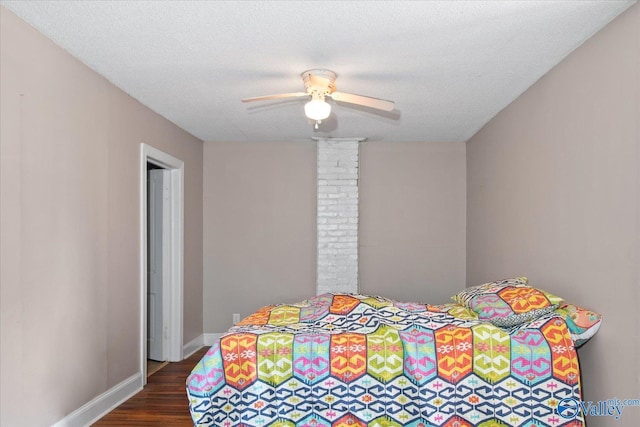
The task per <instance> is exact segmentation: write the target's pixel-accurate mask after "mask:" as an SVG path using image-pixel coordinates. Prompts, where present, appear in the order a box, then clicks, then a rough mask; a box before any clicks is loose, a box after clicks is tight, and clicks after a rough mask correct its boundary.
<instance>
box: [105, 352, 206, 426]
mask: <svg viewBox="0 0 640 427" xmlns="http://www.w3.org/2000/svg"><path fill="white" fill-rule="evenodd" d="M207 349H208V348H207V347H203V348H202V349H200V350H198V351H197V352H195V353H194V354H193V355H192V356H190V357H189V358H188V359H185V360H183V361H182V362H176V363H169V364H168V365H167V366H165V367H164V368H162V369H160V370H159V371H158V372H156V373H155V374H153V375H151V376H150V377H149V378H148V379H147V385H146V386H145V387H144V389H143V390H142V391H141V392H139V393H138V394H136V395H135V396H133V397H132V398H131V399H129V400H127V401H126V402H124V403H123V404H122V405H120V406H118V407H117V408H116V409H114V410H113V411H111V412H109V413H108V414H107V415H105V416H104V417H103V418H101V419H100V420H99V421H98V422H96V423H95V424H93V425H94V426H96V427H110V426H136V427H137V426H140V427H143V426H154V427H156V426H163V427H165V426H166V427H183V426H184V427H193V422H192V421H191V415H190V414H189V402H188V400H187V392H186V389H185V381H186V380H187V376H188V375H189V373H191V370H192V369H193V367H194V366H195V365H196V363H198V361H199V360H200V359H202V356H204V353H206V351H207Z"/></svg>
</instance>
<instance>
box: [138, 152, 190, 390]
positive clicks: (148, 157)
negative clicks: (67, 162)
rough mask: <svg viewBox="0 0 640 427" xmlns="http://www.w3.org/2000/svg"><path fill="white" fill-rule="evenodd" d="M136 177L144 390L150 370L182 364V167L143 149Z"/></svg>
mask: <svg viewBox="0 0 640 427" xmlns="http://www.w3.org/2000/svg"><path fill="white" fill-rule="evenodd" d="M140 172H141V173H140V212H141V213H140V314H141V315H140V372H141V373H142V375H141V377H142V386H144V385H145V384H146V380H147V373H148V372H150V371H151V370H152V369H153V370H157V369H159V367H162V366H163V364H166V363H167V362H177V361H181V360H182V353H183V349H182V316H183V313H182V286H183V213H184V207H183V205H184V198H183V194H184V193H183V188H184V187H183V179H184V163H183V162H182V161H181V160H179V159H176V158H175V157H173V156H170V155H169V154H167V153H164V152H162V151H160V150H158V149H156V148H153V147H151V146H149V145H147V144H141V156H140ZM150 361H155V362H157V363H154V362H151V363H149V362H150Z"/></svg>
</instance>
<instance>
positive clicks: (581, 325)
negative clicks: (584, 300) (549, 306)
mask: <svg viewBox="0 0 640 427" xmlns="http://www.w3.org/2000/svg"><path fill="white" fill-rule="evenodd" d="M555 312H556V313H558V314H560V315H561V316H562V317H564V319H565V321H566V322H567V326H568V327H569V334H571V338H572V339H573V344H574V346H575V347H576V348H577V347H580V346H581V345H583V344H584V343H586V342H587V341H589V339H590V338H591V337H592V336H594V335H595V334H596V332H598V329H600V324H601V323H602V314H600V313H596V312H594V311H591V310H587V309H586V308H582V307H578V306H577V305H573V304H562V305H561V306H560V307H558V308H557V309H556V310H555Z"/></svg>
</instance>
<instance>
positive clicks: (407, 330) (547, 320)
mask: <svg viewBox="0 0 640 427" xmlns="http://www.w3.org/2000/svg"><path fill="white" fill-rule="evenodd" d="M454 301H455V302H454V303H451V304H445V305H429V304H421V303H415V302H400V301H394V300H392V299H389V298H384V297H381V296H370V295H359V294H341V293H331V294H324V295H319V296H315V297H313V298H310V299H308V300H305V301H302V302H300V303H296V304H278V305H273V306H268V307H264V308H262V309H260V310H258V311H257V312H255V313H254V314H252V315H250V316H249V317H247V318H245V319H244V320H243V321H241V322H240V323H238V324H236V325H235V326H234V327H232V328H231V329H230V330H229V332H228V333H226V334H224V335H223V336H222V337H221V338H220V339H219V340H218V341H217V342H216V343H215V344H214V345H213V346H212V347H211V348H210V349H209V350H208V351H207V353H206V354H205V356H204V357H203V358H202V360H201V361H200V362H199V363H198V364H197V365H196V367H195V368H194V369H193V371H192V372H191V374H190V375H189V377H188V378H187V395H188V399H189V408H190V412H191V416H192V418H193V422H194V425H196V426H224V427H232V426H256V427H258V426H260V427H266V426H278V427H284V426H290V427H297V426H416V427H417V426H582V425H584V419H583V416H582V414H580V413H579V411H573V412H571V411H560V410H559V409H566V408H565V407H563V406H559V405H561V402H567V400H566V399H577V400H580V399H581V388H580V366H579V362H578V356H577V352H576V347H577V346H579V345H582V344H584V342H586V341H587V340H588V339H590V338H591V337H592V336H593V334H595V332H596V331H597V329H598V327H599V326H600V321H601V316H599V315H598V314H596V313H594V312H591V311H588V310H585V309H582V308H580V307H577V306H574V305H571V304H567V303H566V302H564V301H563V300H562V299H561V298H559V297H556V296H555V295H552V294H549V293H548V292H545V291H542V290H540V289H537V288H533V287H530V286H529V285H528V282H527V279H526V278H513V279H506V280H501V281H496V282H491V283H487V284H484V285H481V286H477V287H473V288H467V289H465V290H464V291H463V292H461V293H459V294H457V295H456V296H454ZM569 409H570V408H569Z"/></svg>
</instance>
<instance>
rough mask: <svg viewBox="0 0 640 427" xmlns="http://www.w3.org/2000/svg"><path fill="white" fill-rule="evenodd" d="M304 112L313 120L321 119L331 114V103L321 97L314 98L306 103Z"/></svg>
mask: <svg viewBox="0 0 640 427" xmlns="http://www.w3.org/2000/svg"><path fill="white" fill-rule="evenodd" d="M304 114H305V115H306V116H307V117H308V118H310V119H311V120H315V121H321V120H324V119H326V118H327V117H329V114H331V105H329V104H328V103H326V102H325V101H323V100H321V99H312V100H311V101H309V102H307V103H306V104H305V105H304Z"/></svg>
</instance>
